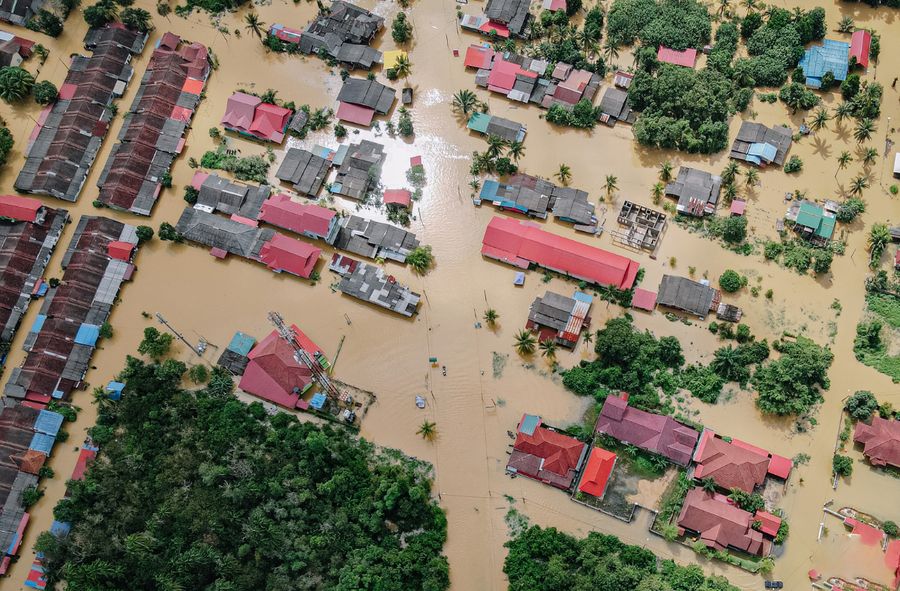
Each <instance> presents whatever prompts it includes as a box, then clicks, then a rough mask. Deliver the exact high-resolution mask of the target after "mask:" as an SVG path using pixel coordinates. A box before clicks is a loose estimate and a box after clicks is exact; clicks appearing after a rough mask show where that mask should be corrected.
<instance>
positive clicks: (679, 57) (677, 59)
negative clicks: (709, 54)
mask: <svg viewBox="0 0 900 591" xmlns="http://www.w3.org/2000/svg"><path fill="white" fill-rule="evenodd" d="M656 59H657V60H659V61H661V62H663V63H666V64H673V65H676V66H684V67H685V68H693V67H694V64H695V63H697V50H696V49H694V48H693V47H691V48H689V49H685V50H683V51H677V50H675V49H669V48H668V47H666V46H665V45H660V46H659V50H658V51H657V52H656Z"/></svg>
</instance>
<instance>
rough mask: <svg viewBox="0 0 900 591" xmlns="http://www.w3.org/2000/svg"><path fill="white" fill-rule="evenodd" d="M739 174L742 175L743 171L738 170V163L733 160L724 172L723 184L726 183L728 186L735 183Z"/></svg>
mask: <svg viewBox="0 0 900 591" xmlns="http://www.w3.org/2000/svg"><path fill="white" fill-rule="evenodd" d="M739 174H741V169H740V168H738V165H737V162H735V161H734V160H732V161H731V162H729V163H728V164H727V165H726V166H725V168H724V169H723V170H722V182H723V183H725V184H726V185H730V184H732V183H734V179H735V178H736V177H737V176H738V175H739Z"/></svg>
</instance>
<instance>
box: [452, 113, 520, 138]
mask: <svg viewBox="0 0 900 591" xmlns="http://www.w3.org/2000/svg"><path fill="white" fill-rule="evenodd" d="M466 127H467V128H468V129H471V130H472V131H474V132H476V133H480V134H481V135H486V136H492V135H493V136H496V137H498V138H500V139H502V140H505V141H507V142H521V141H524V140H525V132H526V130H527V128H526V127H525V125H524V124H522V123H519V122H517V121H512V120H510V119H504V118H503V117H497V116H496V115H491V114H489V113H473V114H472V116H471V117H469V122H468V123H467V124H466Z"/></svg>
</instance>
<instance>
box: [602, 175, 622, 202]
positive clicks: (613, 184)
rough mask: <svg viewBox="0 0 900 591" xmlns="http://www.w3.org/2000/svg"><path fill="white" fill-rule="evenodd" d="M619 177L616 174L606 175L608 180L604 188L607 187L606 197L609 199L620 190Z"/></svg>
mask: <svg viewBox="0 0 900 591" xmlns="http://www.w3.org/2000/svg"><path fill="white" fill-rule="evenodd" d="M618 183H619V177H617V176H616V175H614V174H608V175H606V182H605V183H603V188H604V189H606V197H607V199H612V194H613V193H614V192H616V191H618V190H619V185H618Z"/></svg>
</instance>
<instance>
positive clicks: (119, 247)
mask: <svg viewBox="0 0 900 591" xmlns="http://www.w3.org/2000/svg"><path fill="white" fill-rule="evenodd" d="M133 251H134V244H132V243H131V242H122V241H120V240H116V241H115V242H110V243H109V246H108V247H107V252H108V253H109V256H110V257H111V258H114V259H118V260H120V261H125V262H126V263H127V262H128V261H130V260H131V253H132V252H133Z"/></svg>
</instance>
